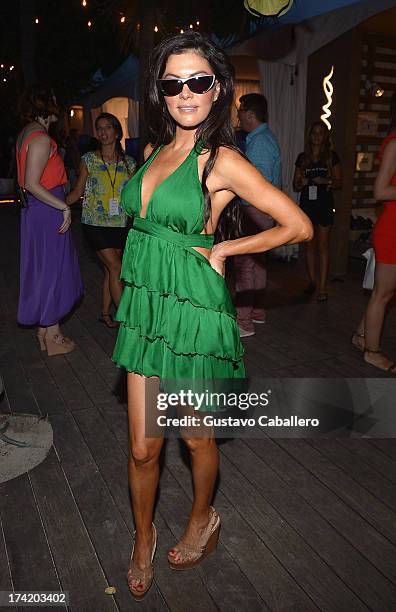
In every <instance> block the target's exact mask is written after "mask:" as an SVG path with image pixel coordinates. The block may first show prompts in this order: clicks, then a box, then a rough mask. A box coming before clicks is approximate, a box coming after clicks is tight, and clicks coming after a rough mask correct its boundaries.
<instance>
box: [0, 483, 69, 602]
mask: <svg viewBox="0 0 396 612" xmlns="http://www.w3.org/2000/svg"><path fill="white" fill-rule="evenodd" d="M0 515H1V522H2V525H3V530H4V538H5V544H6V547H7V555H8V562H9V566H10V570H11V575H12V583H13V586H14V588H15V590H17V591H29V590H48V591H60V590H62V588H61V582H60V581H59V577H58V574H57V569H56V567H55V564H54V561H53V558H52V552H51V548H50V545H49V543H48V539H47V534H46V529H45V526H44V525H43V521H42V516H41V512H40V509H39V507H38V506H37V500H36V499H35V495H34V492H33V491H32V487H31V483H30V480H29V475H28V474H23V475H22V476H19V477H18V478H14V479H13V480H9V481H7V482H3V483H1V484H0Z"/></svg>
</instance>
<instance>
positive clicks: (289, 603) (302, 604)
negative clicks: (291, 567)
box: [161, 444, 316, 611]
mask: <svg viewBox="0 0 396 612" xmlns="http://www.w3.org/2000/svg"><path fill="white" fill-rule="evenodd" d="M175 457H176V450H175V444H173V445H171V447H170V449H169V452H168V453H167V465H168V466H169V470H170V471H171V473H172V475H173V476H174V477H175V478H176V480H177V481H178V483H179V484H180V486H181V487H182V488H183V491H184V492H185V493H186V494H187V495H188V496H189V497H190V500H191V498H192V489H191V476H190V473H189V471H188V470H187V469H186V466H185V465H183V463H182V462H180V460H178V459H177V458H175ZM220 479H221V473H220ZM167 482H169V479H166V478H165V484H162V486H161V489H162V487H164V486H166V483H167ZM169 497H170V495H164V496H162V497H161V509H162V508H163V505H164V504H165V503H167V500H168V499H169ZM215 507H216V509H217V510H218V512H219V514H220V517H221V521H222V527H221V529H222V537H221V544H222V546H224V548H225V550H226V551H227V552H228V553H229V554H231V556H232V558H233V559H234V561H235V563H236V564H237V565H238V566H239V567H240V569H241V570H242V572H243V573H244V574H245V576H246V577H247V579H248V580H249V582H250V583H251V584H252V585H253V587H254V589H255V590H256V591H257V593H258V594H259V595H260V597H261V598H262V600H263V601H265V603H266V604H267V606H268V607H269V608H270V609H272V610H282V609H287V610H296V611H297V610H314V609H316V606H315V605H314V603H313V602H312V600H311V599H310V598H309V597H308V596H307V594H306V593H305V592H304V590H303V589H302V588H301V587H300V586H299V584H297V583H296V582H295V581H294V580H293V578H292V577H291V576H290V575H289V573H288V572H287V570H286V569H285V568H284V567H283V565H282V563H281V562H280V561H279V560H278V559H277V558H276V556H275V555H274V554H273V552H272V551H271V550H270V549H269V548H268V547H267V546H266V544H265V542H263V541H262V536H261V537H260V535H259V533H258V531H257V530H256V531H255V530H254V529H253V528H252V527H251V526H250V525H248V524H246V522H245V520H244V517H243V518H242V517H241V515H240V514H239V513H238V512H237V511H236V509H235V507H234V506H233V505H232V504H231V503H230V502H229V501H228V500H227V499H226V498H225V496H224V495H223V493H222V492H220V491H217V492H216V499H215ZM183 510H184V514H185V515H186V516H187V515H188V513H189V511H190V504H186V505H185V507H184V508H183ZM163 513H164V515H165V517H166V519H167V521H168V522H170V521H172V522H173V525H174V527H173V528H172V530H174V531H175V532H176V533H177V536H178V537H180V536H181V535H182V533H183V528H184V525H183V524H180V519H178V517H177V516H176V513H175V512H174V510H173V504H170V505H169V506H168V507H167V509H166V510H163ZM219 548H220V547H219ZM220 552H221V551H220ZM224 563H225V560H224V559H222V560H221V564H224ZM217 565H218V563H217V560H216V557H213V558H212V559H211V563H210V564H209V562H208V563H205V567H204V566H202V571H204V570H206V571H205V578H206V580H208V578H209V577H210V575H213V572H214V571H215V567H217ZM237 584H238V590H239V589H240V590H242V589H243V586H245V585H244V583H243V582H242V581H241V579H239V581H238V583H237ZM245 589H246V586H245ZM218 596H219V594H218ZM216 602H217V598H216ZM240 606H242V607H243V601H242V602H241V603H240Z"/></svg>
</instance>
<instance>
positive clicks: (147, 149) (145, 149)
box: [143, 142, 154, 161]
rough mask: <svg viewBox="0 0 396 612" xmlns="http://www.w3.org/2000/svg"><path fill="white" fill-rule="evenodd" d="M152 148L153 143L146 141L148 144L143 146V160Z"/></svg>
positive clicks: (148, 155) (147, 156)
mask: <svg viewBox="0 0 396 612" xmlns="http://www.w3.org/2000/svg"><path fill="white" fill-rule="evenodd" d="M153 150H154V145H152V144H151V143H150V142H149V143H148V145H146V146H145V147H144V152H143V156H144V160H145V161H146V159H148V158H149V157H150V155H151V153H152V152H153Z"/></svg>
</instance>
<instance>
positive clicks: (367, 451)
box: [338, 438, 396, 484]
mask: <svg viewBox="0 0 396 612" xmlns="http://www.w3.org/2000/svg"><path fill="white" fill-rule="evenodd" d="M338 443H339V444H341V445H342V446H344V447H345V448H347V449H348V450H349V451H351V452H352V453H354V454H355V455H356V456H357V457H359V459H360V460H361V461H363V462H364V463H365V464H367V465H370V466H372V467H373V468H375V469H376V470H377V472H378V473H379V474H381V475H382V476H383V477H384V478H387V479H388V480H389V481H390V482H393V483H395V484H396V461H393V460H392V459H389V458H388V457H386V455H384V454H383V453H382V452H381V451H380V450H378V449H376V448H375V447H374V446H373V445H371V444H370V443H369V441H368V440H362V439H359V440H357V439H343V438H342V439H339V440H338Z"/></svg>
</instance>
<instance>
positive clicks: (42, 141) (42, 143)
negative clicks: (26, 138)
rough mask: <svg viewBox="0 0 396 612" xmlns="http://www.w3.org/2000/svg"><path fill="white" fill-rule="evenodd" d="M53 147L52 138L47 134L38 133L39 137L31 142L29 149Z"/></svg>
mask: <svg viewBox="0 0 396 612" xmlns="http://www.w3.org/2000/svg"><path fill="white" fill-rule="evenodd" d="M50 146H51V138H50V137H49V136H48V134H47V132H38V133H37V135H36V136H35V137H34V138H32V140H31V141H30V142H29V144H28V147H31V148H36V149H38V148H40V149H43V148H47V149H48V148H49V147H50Z"/></svg>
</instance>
